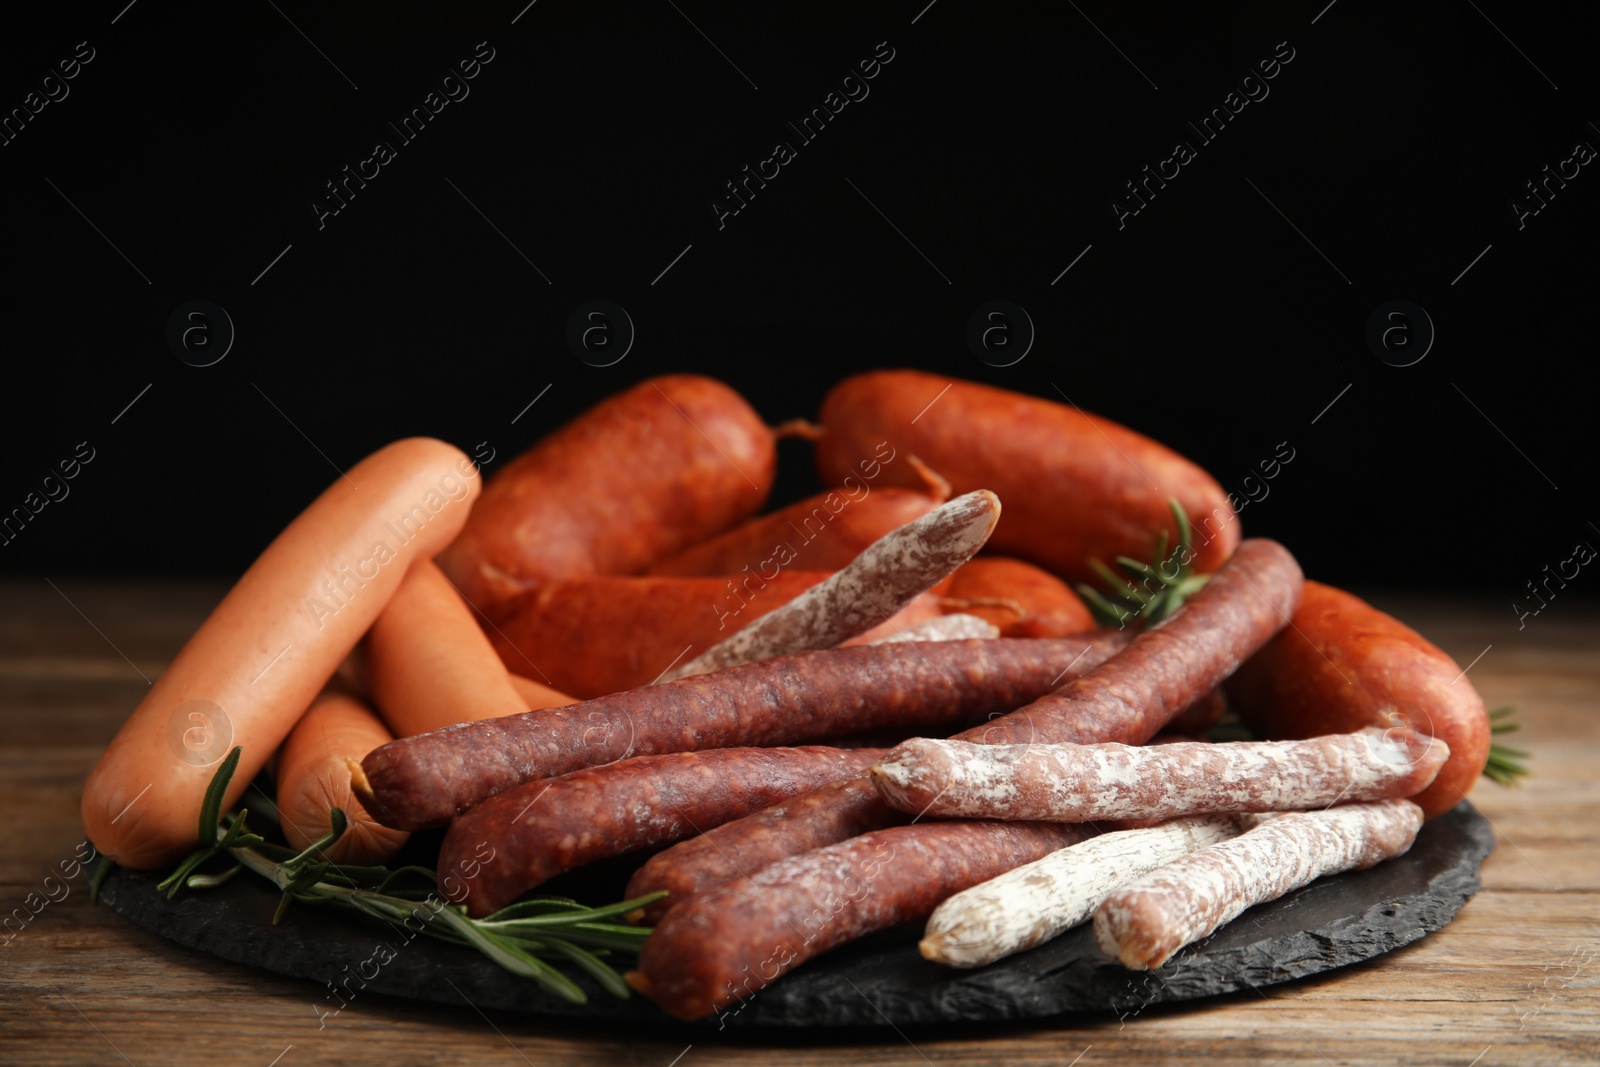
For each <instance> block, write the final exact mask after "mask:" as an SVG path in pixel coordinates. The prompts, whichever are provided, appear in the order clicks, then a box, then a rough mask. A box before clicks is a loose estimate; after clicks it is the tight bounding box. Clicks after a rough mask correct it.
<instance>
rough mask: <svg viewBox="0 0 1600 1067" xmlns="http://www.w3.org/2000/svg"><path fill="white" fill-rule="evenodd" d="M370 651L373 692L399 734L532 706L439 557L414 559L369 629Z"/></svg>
mask: <svg viewBox="0 0 1600 1067" xmlns="http://www.w3.org/2000/svg"><path fill="white" fill-rule="evenodd" d="M366 653H367V691H368V693H369V695H370V696H371V697H372V702H373V704H374V705H376V706H377V708H378V711H379V713H380V714H382V716H383V721H384V722H386V723H388V724H389V728H390V729H391V730H393V731H394V732H395V735H396V736H397V737H410V736H411V735H412V734H422V733H427V732H428V731H429V730H437V729H439V728H440V727H441V726H449V725H451V724H453V723H458V722H469V721H471V720H474V719H489V718H493V717H495V716H497V715H511V714H514V713H516V712H521V711H527V710H528V704H527V702H526V701H525V700H523V698H522V695H521V694H520V693H518V692H517V690H516V688H515V687H514V686H513V685H512V684H511V679H510V677H509V676H508V675H507V673H506V670H505V668H504V667H502V666H501V664H500V657H499V656H497V655H496V654H495V650H494V647H493V646H492V645H490V644H489V639H488V638H487V637H485V636H484V633H483V631H482V630H481V629H479V627H478V623H477V621H476V620H475V619H474V618H473V617H472V612H471V610H470V609H468V607H467V604H466V601H464V600H462V599H461V596H460V595H459V594H458V593H457V592H456V591H455V588H454V587H453V586H451V584H450V580H449V579H448V578H446V577H445V576H444V572H443V571H441V570H440V569H439V568H438V566H436V565H435V564H434V563H433V561H432V560H425V559H423V560H418V561H417V562H416V563H414V564H412V565H411V569H410V570H409V571H408V572H407V573H406V577H405V581H403V582H401V583H400V588H398V589H396V590H395V593H394V596H393V597H392V598H391V599H390V601H389V604H388V606H387V607H385V608H384V609H383V611H382V612H381V613H380V614H379V615H378V618H377V620H376V621H375V622H373V624H372V629H371V630H370V631H369V632H368V633H367V638H366ZM361 755H363V756H364V755H366V753H365V752H363V753H361Z"/></svg>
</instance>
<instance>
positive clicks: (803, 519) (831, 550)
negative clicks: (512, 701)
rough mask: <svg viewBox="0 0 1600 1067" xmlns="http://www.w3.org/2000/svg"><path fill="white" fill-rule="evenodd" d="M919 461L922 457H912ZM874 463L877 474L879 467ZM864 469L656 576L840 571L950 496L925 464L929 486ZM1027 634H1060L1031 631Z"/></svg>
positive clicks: (659, 567) (697, 549)
mask: <svg viewBox="0 0 1600 1067" xmlns="http://www.w3.org/2000/svg"><path fill="white" fill-rule="evenodd" d="M909 461H910V462H911V463H912V464H917V460H916V457H914V456H912V457H909ZM864 463H871V464H872V468H871V469H873V470H874V472H876V470H877V469H879V468H880V465H879V464H878V462H877V460H875V459H871V458H870V457H869V459H868V460H866V461H864ZM866 469H867V468H865V467H863V471H862V473H861V474H859V475H858V474H857V473H855V472H852V473H850V474H847V475H845V477H844V479H843V484H842V485H840V486H839V487H838V488H835V489H829V490H827V491H826V492H822V493H818V494H817V495H816V496H813V497H808V498H807V499H805V500H802V501H800V502H798V503H795V504H790V505H789V506H788V507H786V508H780V509H778V510H777V511H774V512H772V513H771V514H769V515H763V516H761V517H760V518H755V519H750V520H749V521H747V522H745V523H743V524H742V525H739V526H735V527H734V528H733V529H731V530H729V531H727V532H726V533H722V534H719V535H718V536H716V537H713V538H711V539H710V540H709V541H705V542H703V543H701V544H698V545H695V546H694V547H693V548H689V549H685V550H684V551H683V552H680V553H678V554H677V555H676V556H673V557H672V558H670V559H665V560H662V561H661V562H660V563H657V564H656V565H655V566H653V567H651V568H650V570H649V572H648V573H650V574H656V575H677V576H680V577H693V576H702V575H718V574H745V573H749V572H755V573H756V574H757V575H760V576H762V577H768V576H769V572H770V571H776V570H778V569H779V568H783V567H792V568H794V569H795V570H810V571H836V570H838V569H839V568H840V567H843V566H844V565H845V564H847V563H849V562H850V561H851V560H853V559H855V558H856V557H857V556H859V555H860V554H861V553H862V551H863V550H864V549H866V547H867V546H868V545H870V544H872V542H874V541H876V540H877V539H878V538H880V537H882V536H883V535H884V534H886V533H888V532H889V531H890V530H894V529H898V528H899V527H901V526H904V525H905V524H906V523H908V522H911V521H912V520H913V519H919V518H921V517H922V516H924V515H926V514H927V513H928V512H930V511H932V510H933V509H934V508H936V507H938V506H939V505H940V504H942V503H944V502H945V501H946V500H948V499H950V486H949V484H948V483H946V482H944V481H943V479H938V477H937V475H934V474H932V472H930V471H927V469H926V468H925V467H920V465H919V469H917V470H916V471H915V472H914V473H915V475H916V476H917V477H920V478H922V479H923V480H924V482H925V483H926V487H925V488H920V489H904V488H894V487H886V488H878V489H874V488H873V487H872V485H871V484H870V483H871V481H872V477H876V473H874V474H873V475H872V477H867V476H866V474H865V470H866ZM1025 636H1029V637H1035V636H1054V635H1043V634H1028V635H1025Z"/></svg>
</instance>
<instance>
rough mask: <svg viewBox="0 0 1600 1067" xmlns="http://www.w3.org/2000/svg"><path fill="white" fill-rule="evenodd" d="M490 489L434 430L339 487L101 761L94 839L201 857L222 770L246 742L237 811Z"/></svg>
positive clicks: (287, 534) (238, 590) (302, 521)
mask: <svg viewBox="0 0 1600 1067" xmlns="http://www.w3.org/2000/svg"><path fill="white" fill-rule="evenodd" d="M478 487H479V479H478V472H477V468H476V467H475V466H474V465H473V463H472V461H471V460H469V459H468V458H467V457H466V456H465V455H463V454H462V453H461V452H460V451H459V450H457V449H455V448H453V447H451V446H450V445H447V444H445V443H444V442H442V441H435V440H432V439H430V438H423V437H414V438H409V439H407V440H403V441H397V442H395V443H394V444H391V445H388V446H387V447H385V448H382V449H380V450H379V451H377V452H375V453H373V454H372V455H371V456H368V457H367V458H366V459H364V460H362V461H361V462H360V463H358V464H356V465H355V466H354V467H352V468H350V470H348V471H347V472H345V473H344V474H343V475H341V476H340V477H339V478H338V479H337V480H335V481H334V483H333V484H332V485H331V486H329V488H328V489H327V490H326V491H324V492H323V493H322V495H321V496H319V497H317V499H316V500H314V501H313V502H312V503H311V505H310V506H309V507H307V508H306V510H305V511H303V512H302V513H301V514H300V515H299V516H298V517H297V518H296V519H295V520H294V521H293V522H292V523H290V524H289V526H288V527H287V528H286V529H285V530H284V531H283V532H282V533H281V534H279V535H278V537H277V538H276V539H275V540H274V541H273V542H272V544H270V545H268V546H267V549H266V551H265V552H263V553H262V554H261V556H260V557H259V558H258V559H257V560H256V561H255V562H254V563H253V564H251V566H250V569H249V570H247V571H245V573H244V575H243V576H242V577H241V578H240V579H239V581H238V583H237V584H235V585H234V587H233V589H232V590H230V591H229V592H228V595H227V596H226V597H224V598H223V600H222V603H220V604H218V605H217V607H216V610H214V611H213V612H212V613H211V616H210V618H208V619H207V620H206V621H205V623H204V624H203V625H202V626H201V627H200V629H199V630H198V631H197V632H196V633H195V635H194V636H193V637H192V638H190V639H189V642H188V644H186V645H184V647H183V649H182V650H181V651H180V652H179V653H178V655H177V657H176V658H175V659H174V660H173V661H172V664H171V666H169V667H168V668H167V670H166V672H165V673H163V674H162V675H161V677H160V678H159V679H157V680H156V683H155V684H154V685H153V686H151V688H150V691H149V692H148V693H146V694H145V697H144V699H143V700H142V701H140V703H139V706H138V707H137V708H136V709H134V712H133V714H132V715H130V716H129V718H128V721H127V722H126V723H124V724H123V726H122V729H121V730H120V731H119V732H118V733H117V736H116V737H115V738H114V739H113V740H112V742H111V745H110V747H109V748H107V749H106V751H105V754H104V755H103V756H101V757H100V762H99V763H98V764H97V765H96V766H95V769H94V770H93V771H92V772H91V773H90V775H89V780H88V782H87V783H85V785H84V791H83V822H84V826H85V828H86V829H87V830H88V833H89V839H90V840H91V841H92V842H94V844H95V846H96V847H97V848H99V849H100V851H102V852H104V853H105V854H106V855H108V856H110V857H111V858H112V859H113V860H115V861H116V862H118V863H120V864H122V865H123V866H125V867H135V868H142V869H149V868H156V867H163V866H166V865H168V864H170V863H173V862H174V861H176V860H178V859H180V858H182V856H183V855H184V854H185V853H186V852H188V851H189V850H191V849H193V848H194V847H195V846H196V844H197V843H198V840H199V815H200V803H201V799H202V797H203V796H204V794H205V790H206V786H207V785H208V784H209V783H210V781H211V777H212V775H213V773H214V772H215V770H216V764H217V763H218V762H219V761H220V760H221V759H222V758H223V757H224V756H226V755H227V753H228V750H229V749H230V748H232V747H233V746H234V745H239V746H241V747H242V748H243V750H244V751H243V753H242V755H241V757H240V762H239V768H238V771H237V773H235V774H234V776H233V782H232V785H231V786H230V787H229V789H228V794H227V796H226V798H225V804H226V805H232V804H233V803H234V802H235V801H236V800H238V798H239V797H240V795H241V794H243V793H244V791H245V789H246V788H247V787H248V786H249V784H250V781H251V779H253V778H254V777H255V776H256V773H257V772H258V771H260V770H261V768H262V766H263V765H264V764H265V763H266V761H267V757H269V756H270V755H272V752H273V750H275V749H276V748H277V747H278V746H279V745H280V744H282V743H283V739H284V738H285V737H287V736H288V734H289V731H290V730H291V729H292V728H293V726H294V724H295V721H296V720H297V719H299V717H300V715H301V714H302V713H303V712H304V711H305V710H306V708H307V707H309V706H310V704H311V701H312V700H313V699H314V698H315V697H316V695H317V693H318V692H319V691H320V690H321V689H322V687H323V685H324V684H325V683H326V682H327V681H328V679H329V678H330V677H332V675H333V672H334V671H335V670H336V669H337V668H338V667H339V664H340V662H341V661H342V660H343V659H344V658H345V657H346V656H348V655H349V654H350V650H351V649H353V648H354V647H355V645H356V642H357V641H359V640H360V639H361V635H362V634H363V633H365V632H366V631H367V629H368V627H370V626H371V625H372V621H373V619H375V618H376V617H377V616H378V613H379V612H380V611H382V610H383V607H384V605H385V604H387V603H388V601H389V598H390V596H391V595H393V593H394V591H395V589H396V587H397V586H399V584H400V581H401V579H402V578H403V577H404V576H405V573H406V569H407V568H408V567H409V566H410V565H411V564H412V563H413V562H415V561H416V560H418V559H428V558H430V557H432V556H433V554H434V553H436V552H438V551H439V550H440V549H441V548H443V547H444V546H445V545H446V544H448V543H449V542H450V540H451V539H452V538H453V537H455V536H456V534H457V533H458V532H459V531H460V529H461V527H462V525H463V524H464V523H465V521H466V518H467V513H468V511H470V510H471V506H472V500H473V498H474V497H475V496H476V494H477V492H478Z"/></svg>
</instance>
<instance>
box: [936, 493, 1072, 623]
mask: <svg viewBox="0 0 1600 1067" xmlns="http://www.w3.org/2000/svg"><path fill="white" fill-rule="evenodd" d="M1001 502H1002V503H1004V500H1003V499H1002V501H1001ZM1008 506H1009V505H1008ZM1001 521H1002V522H1004V521H1005V520H1004V519H1002V520H1001ZM945 596H947V597H949V598H950V610H952V611H960V612H965V613H967V614H969V615H976V616H978V617H979V618H980V619H988V620H989V621H990V622H992V623H994V624H995V625H996V626H998V627H999V628H1000V636H1001V637H1065V636H1067V635H1068V634H1081V633H1083V632H1085V631H1087V630H1092V629H1094V617H1093V616H1091V615H1090V614H1089V609H1088V608H1087V607H1085V606H1084V603H1083V601H1082V600H1080V599H1079V598H1078V594H1077V593H1074V592H1073V591H1072V589H1071V588H1070V587H1069V586H1068V585H1067V583H1065V582H1063V581H1062V580H1061V579H1060V578H1057V577H1056V576H1055V575H1053V574H1051V573H1049V572H1048V571H1045V570H1041V569H1040V568H1038V567H1035V566H1034V565H1033V564H1031V563H1024V562H1023V561H1022V560H1020V559H1007V558H1005V557H1004V556H979V557H978V558H977V559H975V560H972V561H971V562H970V563H968V564H966V565H965V566H963V567H962V568H961V569H960V570H958V571H956V573H955V577H954V579H953V580H952V581H951V583H950V585H949V588H948V590H947V591H946V593H945ZM962 601H968V602H970V603H967V604H963V603H962Z"/></svg>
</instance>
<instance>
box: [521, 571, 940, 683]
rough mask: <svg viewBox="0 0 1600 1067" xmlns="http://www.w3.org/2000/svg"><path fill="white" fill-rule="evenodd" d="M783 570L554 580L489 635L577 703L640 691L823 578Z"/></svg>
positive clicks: (916, 611) (911, 614)
mask: <svg viewBox="0 0 1600 1067" xmlns="http://www.w3.org/2000/svg"><path fill="white" fill-rule="evenodd" d="M827 577H828V575H827V574H825V573H822V572H818V571H782V572H780V573H779V574H778V575H777V576H776V577H774V578H772V579H771V580H763V579H760V578H757V577H755V576H747V577H746V578H744V579H734V578H728V577H715V578H638V577H599V578H578V579H573V580H571V581H565V582H549V583H546V584H544V585H541V586H540V587H538V588H537V589H534V590H532V591H531V592H528V593H525V594H523V595H522V596H520V597H518V598H516V599H515V600H513V601H511V602H510V603H509V605H508V606H507V608H506V609H505V610H506V614H505V616H504V617H503V618H501V619H499V620H498V621H497V622H495V623H494V624H493V625H492V626H491V627H490V630H489V638H490V641H491V643H492V644H493V645H494V649H495V651H496V652H497V653H498V654H499V656H500V660H501V662H502V663H504V664H505V666H506V669H507V670H510V671H515V672H518V673H525V674H533V673H535V672H537V673H538V674H542V675H543V676H545V677H547V678H549V679H550V681H549V684H550V685H552V686H554V687H555V688H556V689H558V690H560V691H562V692H564V693H571V694H572V695H573V696H576V697H579V698H581V699H588V698H590V697H598V696H604V695H605V694H607V693H620V692H622V691H623V690H625V689H637V688H638V687H639V686H642V685H649V684H651V683H652V682H655V681H657V680H659V679H661V677H662V675H664V674H665V673H666V671H667V670H668V668H670V667H673V666H676V665H677V664H679V663H682V662H684V661H685V660H688V659H692V658H694V657H695V656H696V655H698V654H699V653H701V652H704V651H705V650H707V649H709V648H711V647H712V646H713V645H715V644H716V643H717V642H719V641H721V640H723V639H725V638H726V637H728V636H729V635H730V634H733V633H735V632H736V631H737V630H738V629H739V628H740V627H741V626H744V625H745V624H747V623H748V622H750V621H751V620H753V619H757V618H760V617H761V616H762V615H765V614H766V613H767V612H770V611H772V610H774V609H775V608H779V607H782V606H783V605H784V604H786V603H788V602H789V601H791V600H793V599H794V598H795V597H797V596H799V595H800V594H801V593H803V592H805V591H806V590H807V589H809V588H811V587H812V586H814V585H816V584H817V583H818V582H820V581H822V580H824V579H825V578H827ZM939 613H940V606H939V603H938V601H937V599H936V598H935V597H932V596H929V597H926V598H922V599H920V600H918V601H915V602H913V603H912V604H911V605H910V606H909V607H908V608H906V609H905V610H904V611H902V612H900V613H899V614H898V615H894V616H891V617H890V618H888V619H886V620H885V621H884V622H883V623H882V624H881V625H879V626H876V627H874V628H873V630H872V631H871V632H870V633H869V635H868V636H867V640H872V639H873V638H875V637H880V636H888V635H890V634H893V633H895V632H897V631H898V630H901V629H904V628H906V627H907V626H912V625H915V624H916V623H918V622H922V621H924V620H926V619H930V618H934V617H936V616H938V614H939Z"/></svg>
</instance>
